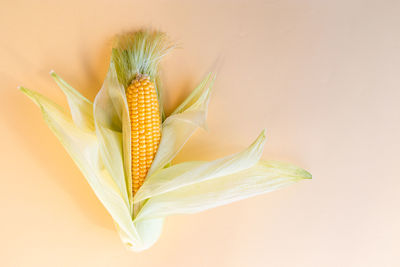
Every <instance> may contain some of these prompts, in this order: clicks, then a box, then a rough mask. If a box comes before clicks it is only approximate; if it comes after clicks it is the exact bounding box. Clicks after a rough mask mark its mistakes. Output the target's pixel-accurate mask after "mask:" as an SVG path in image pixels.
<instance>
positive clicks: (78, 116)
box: [50, 71, 94, 131]
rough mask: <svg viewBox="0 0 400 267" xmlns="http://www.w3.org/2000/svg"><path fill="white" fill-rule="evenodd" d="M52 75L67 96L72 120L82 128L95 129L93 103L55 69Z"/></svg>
mask: <svg viewBox="0 0 400 267" xmlns="http://www.w3.org/2000/svg"><path fill="white" fill-rule="evenodd" d="M50 75H51V76H52V77H53V79H54V80H55V82H56V83H57V85H58V86H59V87H60V88H61V90H62V91H63V92H64V94H65V96H66V97H67V100H68V104H69V108H70V110H71V116H72V120H73V121H74V123H75V125H76V126H77V127H79V128H81V129H86V130H88V131H93V130H94V120H93V103H92V102H91V101H89V100H88V99H87V98H86V97H84V96H83V95H82V94H81V93H79V92H78V91H77V90H75V89H74V88H72V86H71V85H69V84H68V83H67V82H66V81H64V80H63V79H61V77H60V76H58V75H57V74H56V73H55V72H54V71H51V72H50Z"/></svg>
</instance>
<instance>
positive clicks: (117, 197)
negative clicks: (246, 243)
mask: <svg viewBox="0 0 400 267" xmlns="http://www.w3.org/2000/svg"><path fill="white" fill-rule="evenodd" d="M172 47H173V46H172V45H171V44H169V42H168V41H167V40H166V36H165V35H164V34H163V33H160V32H156V31H139V32H136V33H133V34H127V35H124V36H121V37H119V38H117V41H116V43H115V45H114V48H113V51H112V57H111V62H110V66H109V70H108V73H107V76H106V78H105V81H104V83H103V86H102V88H101V90H100V91H99V93H98V94H97V96H96V98H95V100H94V103H92V102H91V101H90V100H88V99H86V98H85V97H84V96H82V95H81V94H80V93H79V92H78V91H76V90H75V89H74V88H72V87H71V86H70V85H68V84H67V83H66V82H65V81H64V80H62V79H61V78H60V77H59V76H58V75H57V74H56V73H54V72H51V76H52V77H53V78H54V80H55V82H56V83H57V84H58V86H59V87H60V88H61V90H62V91H63V92H64V94H65V95H66V98H67V100H68V104H69V107H70V113H67V112H65V111H64V110H63V109H62V108H61V107H60V106H58V105H57V104H55V103H54V102H53V101H51V100H49V99H48V98H46V97H44V96H42V95H41V94H39V93H37V92H34V91H31V90H28V89H26V88H24V87H20V90H21V91H22V92H23V93H25V94H26V95H27V96H28V97H29V98H30V99H31V100H33V101H34V102H35V103H36V104H37V105H38V106H39V107H40V109H41V111H42V114H43V118H44V120H45V121H46V123H47V124H48V126H49V127H50V129H51V130H52V131H53V132H54V134H55V135H56V136H57V137H58V139H59V140H60V141H61V143H62V144H63V145H64V147H65V149H66V150H67V152H68V153H69V155H70V156H71V157H72V159H73V160H74V162H75V163H76V164H77V165H78V167H79V169H80V170H81V171H82V173H83V175H84V176H85V177H86V179H87V181H88V183H89V185H90V186H91V187H92V189H93V191H94V192H95V194H96V196H97V197H98V198H99V200H100V201H101V203H102V204H103V205H104V207H105V208H106V209H107V211H108V212H109V213H110V215H111V217H112V218H113V220H114V222H115V225H116V228H117V230H118V232H119V234H120V236H121V239H122V241H123V242H124V244H125V245H126V246H127V247H128V248H129V249H131V250H134V251H142V250H144V249H147V248H149V247H150V246H152V245H153V244H154V243H155V242H156V241H157V239H158V238H159V236H160V234H161V230H162V226H163V222H164V218H165V217H166V216H169V215H173V214H188V213H195V212H200V211H203V210H206V209H210V208H213V207H217V206H220V205H224V204H228V203H231V202H233V201H237V200H240V199H244V198H248V197H251V196H255V195H259V194H263V193H267V192H270V191H273V190H276V189H278V188H281V187H283V186H286V185H289V184H292V183H295V182H297V181H300V180H302V179H310V178H311V175H310V174H309V173H308V172H307V171H305V170H303V169H301V168H298V167H296V166H294V165H290V164H286V163H280V162H275V161H264V160H261V159H260V158H261V155H262V152H263V146H264V142H265V133H264V131H262V132H261V134H260V135H259V136H258V137H257V139H256V140H255V141H254V142H253V143H252V144H251V145H250V146H249V147H248V148H246V149H245V150H243V151H241V152H239V153H236V154H234V155H230V156H226V157H224V158H220V159H216V160H214V161H209V162H207V161H193V162H183V163H179V164H175V165H171V161H172V160H173V158H174V157H175V156H176V155H177V153H178V152H179V151H180V150H181V148H182V146H183V145H184V144H185V143H186V141H187V140H188V139H189V137H190V136H191V135H192V134H193V133H194V131H195V130H196V129H197V128H199V127H203V128H204V127H205V125H206V115H207V107H208V102H209V98H210V91H211V87H212V84H213V81H214V75H213V74H211V73H210V74H208V75H207V76H206V77H205V79H204V80H203V81H202V82H201V83H200V85H199V86H198V87H197V88H196V89H194V90H193V92H192V93H191V94H190V95H189V96H188V98H187V99H186V100H185V101H184V102H183V103H182V104H181V105H179V106H178V107H177V108H176V110H175V111H174V112H173V113H172V114H171V115H169V116H168V117H165V116H164V112H163V109H162V102H161V94H160V93H161V90H160V83H159V74H158V65H159V61H160V59H161V58H162V57H163V56H164V55H165V54H166V53H168V51H169V50H170V49H171V48H172ZM160 138H161V139H160Z"/></svg>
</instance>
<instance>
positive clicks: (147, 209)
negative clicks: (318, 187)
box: [135, 161, 311, 222]
mask: <svg viewBox="0 0 400 267" xmlns="http://www.w3.org/2000/svg"><path fill="white" fill-rule="evenodd" d="M302 179H311V174H310V173H308V172H307V171H305V170H303V169H301V168H298V167H296V166H294V165H291V164H287V163H279V162H274V161H260V162H259V163H257V164H256V165H254V166H253V167H251V168H248V169H246V170H243V171H240V172H236V173H233V174H230V175H227V176H222V177H217V178H214V179H210V180H204V181H203V182H200V183H195V184H192V185H189V186H185V187H181V188H178V189H176V190H173V191H170V192H167V193H164V194H161V195H157V196H154V197H152V198H150V199H149V200H148V201H147V202H146V204H145V205H144V206H143V208H142V209H141V211H140V213H139V214H138V216H137V217H136V218H135V222H137V221H140V220H148V219H152V218H153V219H154V218H159V217H165V216H169V215H173V214H189V213H195V212H200V211H203V210H207V209H210V208H214V207H217V206H221V205H225V204H228V203H231V202H234V201H237V200H241V199H245V198H248V197H252V196H256V195H259V194H264V193H267V192H271V191H274V190H277V189H279V188H281V187H283V186H286V185H290V184H292V183H295V182H298V181H300V180H302Z"/></svg>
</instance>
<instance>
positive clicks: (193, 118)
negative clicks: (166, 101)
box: [147, 74, 214, 177]
mask: <svg viewBox="0 0 400 267" xmlns="http://www.w3.org/2000/svg"><path fill="white" fill-rule="evenodd" d="M213 80H214V76H213V75H212V74H208V75H207V77H206V78H205V79H204V80H203V82H202V83H201V84H200V85H199V86H198V87H197V88H196V89H195V90H194V91H193V92H192V93H191V94H190V95H189V97H188V98H187V99H186V100H185V101H184V102H183V104H182V105H180V106H179V107H178V108H177V110H176V111H174V112H173V113H172V115H171V116H169V117H168V118H167V119H166V120H165V121H164V122H163V124H162V132H161V141H160V144H159V146H158V150H157V154H156V156H155V158H154V161H153V163H152V164H151V167H150V170H149V172H148V174H147V177H150V176H151V175H152V174H153V173H155V172H156V171H157V170H160V169H162V168H164V167H165V166H166V165H167V164H169V163H170V162H171V161H172V159H173V158H174V157H175V156H176V155H177V154H178V152H179V151H180V150H181V149H182V147H183V145H184V144H185V143H186V142H187V140H188V139H189V137H190V136H191V135H192V134H193V133H194V132H195V130H197V128H198V127H203V128H205V127H206V118H207V109H208V103H209V99H210V92H211V86H212V82H213Z"/></svg>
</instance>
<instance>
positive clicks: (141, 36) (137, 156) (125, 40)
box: [112, 31, 172, 197]
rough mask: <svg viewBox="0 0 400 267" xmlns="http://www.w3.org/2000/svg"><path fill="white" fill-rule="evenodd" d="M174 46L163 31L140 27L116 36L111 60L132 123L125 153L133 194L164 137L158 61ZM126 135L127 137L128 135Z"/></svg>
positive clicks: (125, 138) (141, 182)
mask: <svg viewBox="0 0 400 267" xmlns="http://www.w3.org/2000/svg"><path fill="white" fill-rule="evenodd" d="M171 48H172V46H171V45H168V44H167V42H166V37H165V35H164V34H163V33H161V32H157V31H138V32H135V33H133V34H125V35H123V36H120V37H119V38H117V40H116V44H115V47H114V48H113V53H112V61H113V62H114V64H115V70H116V73H117V77H118V80H119V82H120V83H121V84H122V85H123V86H124V88H125V94H126V100H127V108H128V112H129V127H128V129H126V131H127V134H126V135H124V140H123V143H124V156H125V157H130V159H129V161H128V162H129V163H130V166H127V167H128V168H130V169H129V170H126V172H125V173H126V175H127V176H130V177H131V181H132V183H131V188H129V190H131V192H132V197H133V196H134V194H135V193H136V192H137V191H138V190H139V188H140V186H141V185H142V184H143V182H144V180H145V178H146V175H147V172H148V170H149V168H150V166H151V164H152V162H153V159H154V157H155V154H156V152H157V149H158V145H159V143H160V139H161V122H162V117H163V115H162V114H163V111H162V105H161V103H160V93H159V92H160V90H159V86H160V85H159V82H158V81H159V78H158V74H159V71H158V65H159V61H160V59H161V58H162V57H163V56H164V55H165V54H166V53H167V52H168V51H169V50H170V49H171ZM125 136H126V137H125Z"/></svg>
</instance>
